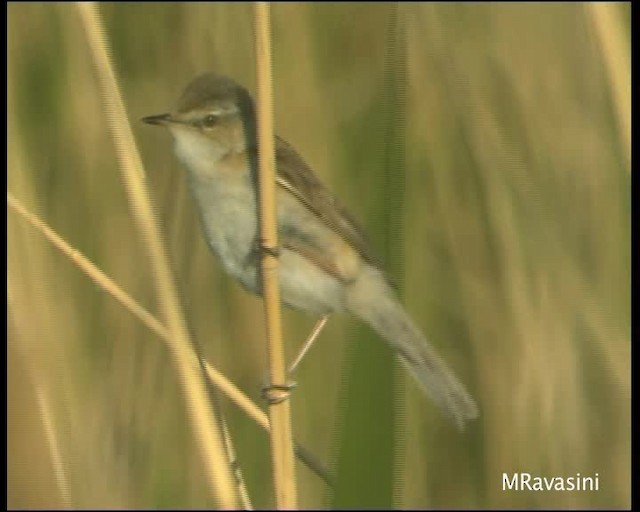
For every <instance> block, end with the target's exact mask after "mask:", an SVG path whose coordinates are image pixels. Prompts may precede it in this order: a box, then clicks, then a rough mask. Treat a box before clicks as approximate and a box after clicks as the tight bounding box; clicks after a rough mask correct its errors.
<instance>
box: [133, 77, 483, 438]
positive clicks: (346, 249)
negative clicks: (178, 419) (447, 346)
mask: <svg viewBox="0 0 640 512" xmlns="http://www.w3.org/2000/svg"><path fill="white" fill-rule="evenodd" d="M143 121H144V122H146V123H149V124H154V125H161V126H166V127H167V128H169V130H170V132H171V134H172V135H173V138H174V142H175V152H176V155H177V156H178V158H179V159H180V160H181V161H182V163H183V164H184V166H185V167H186V170H187V176H188V181H189V185H190V189H191V192H192V194H193V197H194V199H195V200H196V203H197V205H198V209H199V212H200V217H201V220H202V226H203V229H204V235H205V238H206V240H207V243H208V245H209V247H210V248H211V250H212V251H213V252H214V253H215V254H216V255H217V256H218V257H219V258H220V260H221V261H222V264H223V266H224V268H225V269H226V271H227V272H228V273H229V274H231V275H232V276H234V277H235V278H236V279H238V281H240V283H242V285H244V287H245V288H247V289H248V290H249V291H251V292H253V293H257V294H260V293H261V281H260V264H259V251H258V250H257V247H258V245H257V240H258V239H259V234H258V211H257V176H256V162H257V140H256V118H255V111H254V105H253V100H252V98H251V96H250V95H249V93H248V92H247V90H246V89H244V88H243V87H242V86H240V85H239V84H237V83H236V82H235V81H234V80H232V79H231V78H228V77H226V76H223V75H220V74H217V73H207V74H204V75H201V76H199V77H197V78H196V79H195V80H193V81H192V82H191V83H190V84H189V85H188V86H187V88H186V89H185V91H184V92H183V94H182V96H181V97H180V99H179V101H178V104H177V108H176V109H175V111H174V112H172V113H170V114H161V115H155V116H150V117H145V118H144V119H143ZM275 142H276V144H275V147H276V155H275V157H276V168H277V178H276V180H277V194H276V200H277V224H278V237H279V244H280V248H279V265H278V278H279V285H280V293H281V298H282V301H283V302H284V303H285V304H286V305H287V306H290V307H292V308H295V309H299V310H302V311H306V312H308V313H312V314H315V315H326V314H329V313H332V312H342V311H348V312H350V313H352V314H353V315H355V316H356V317H358V318H360V319H361V320H363V321H364V322H366V323H367V324H369V325H370V326H371V327H372V328H373V329H374V330H375V331H376V332H377V333H378V334H379V335H380V336H382V337H383V338H384V339H385V340H386V341H387V343H388V344H389V346H390V347H391V348H392V349H393V351H394V352H395V353H396V354H397V355H398V356H399V357H400V359H401V360H402V362H403V363H404V364H405V365H406V367H407V368H408V369H409V371H410V372H411V374H412V375H413V376H414V377H415V378H416V379H417V381H418V383H419V385H420V387H421V388H422V389H423V390H424V391H425V392H426V393H427V394H428V395H429V396H430V397H431V398H432V399H433V400H434V401H435V403H436V404H437V405H438V406H440V408H441V409H442V410H443V411H444V412H445V413H446V414H447V415H448V416H449V417H450V418H451V420H453V422H454V423H455V424H456V425H457V426H458V428H460V429H462V428H463V427H464V425H465V422H466V421H468V420H471V419H473V418H475V417H476V416H477V415H478V410H477V406H476V404H475V402H474V400H473V398H471V396H470V395H469V393H468V392H467V391H466V389H465V387H464V386H463V385H462V384H461V383H460V381H459V380H458V379H457V378H456V377H455V376H454V375H453V373H452V372H451V371H450V370H449V368H447V366H446V364H445V363H444V362H443V360H442V359H441V358H440V357H439V356H438V355H437V354H436V352H435V350H434V349H433V347H432V346H431V345H429V344H428V343H427V341H426V339H425V338H424V336H423V335H422V333H421V332H420V330H419V329H418V328H417V327H416V326H415V325H414V323H413V322H412V321H411V319H410V318H409V316H408V315H407V313H406V312H405V310H404V308H403V306H402V305H401V304H400V302H399V301H398V299H397V297H396V294H395V292H394V290H393V287H392V286H391V285H390V284H389V280H388V278H387V277H386V275H385V273H384V270H383V269H382V266H381V264H380V261H379V260H378V259H377V258H376V256H375V255H374V254H373V251H372V250H371V247H370V245H369V243H368V242H367V239H366V237H365V235H364V234H363V231H362V230H361V228H360V227H359V226H358V224H357V223H356V222H355V220H354V219H353V218H352V217H351V215H349V213H348V212H347V211H346V209H345V208H344V207H343V206H342V205H341V204H340V202H339V201H338V200H337V199H336V198H335V197H334V196H333V195H332V194H331V193H330V192H329V191H328V190H327V188H326V187H325V186H324V185H323V184H322V183H321V182H320V180H319V179H318V178H317V177H316V176H315V174H314V173H313V172H312V171H311V169H310V168H309V166H308V165H307V164H306V163H305V162H304V160H303V159H302V158H301V157H300V155H298V153H297V152H296V151H295V150H294V149H293V148H292V147H291V146H290V145H289V144H287V143H286V142H285V141H284V140H282V139H281V138H279V137H277V138H276V141H275Z"/></svg>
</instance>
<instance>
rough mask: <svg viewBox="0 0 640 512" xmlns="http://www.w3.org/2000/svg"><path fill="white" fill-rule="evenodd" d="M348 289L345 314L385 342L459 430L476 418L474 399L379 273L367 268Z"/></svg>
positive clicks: (476, 411)
mask: <svg viewBox="0 0 640 512" xmlns="http://www.w3.org/2000/svg"><path fill="white" fill-rule="evenodd" d="M349 288H350V290H349V291H348V292H347V308H348V309H349V311H351V312H352V313H353V314H354V315H356V316H357V317H359V318H361V319H362V320H364V321H365V322H366V323H368V324H369V325H370V326H371V327H372V328H373V329H374V330H375V331H376V332H377V333H378V334H379V335H380V336H382V337H383V338H384V339H385V340H386V341H387V342H388V343H389V345H390V346H391V347H392V348H393V349H394V351H395V352H396V353H397V354H398V355H399V356H400V359H401V360H402V362H403V363H404V364H405V366H406V367H407V368H408V369H409V371H410V373H411V374H412V375H413V376H414V377H415V379H416V380H417V381H418V383H419V384H420V387H421V388H422V390H423V391H424V392H425V393H426V394H427V395H428V396H430V397H431V399H432V400H433V401H434V402H435V403H436V404H437V405H438V406H439V407H440V408H441V409H442V410H443V412H444V413H445V414H446V415H447V416H448V417H449V418H450V419H451V420H452V421H453V422H454V423H455V424H456V426H457V427H458V428H459V429H460V430H463V429H464V426H465V423H466V422H467V421H469V420H472V419H474V418H476V417H477V416H478V407H477V405H476V403H475V401H474V399H473V398H472V397H471V395H470V394H469V393H468V391H467V390H466V389H465V387H464V385H463V384H462V383H461V382H460V381H459V380H458V379H457V378H456V376H455V375H454V374H453V372H452V371H451V370H450V369H449V368H448V367H447V365H446V363H445V362H444V361H443V360H442V359H441V358H440V356H439V355H438V354H436V352H435V350H434V348H433V347H432V346H431V345H430V344H429V343H428V342H427V340H426V339H425V338H424V336H423V335H422V333H421V332H420V330H419V329H418V328H417V327H416V326H415V325H414V324H413V322H412V321H411V319H410V318H409V316H408V315H407V313H406V312H405V310H404V308H403V307H402V305H401V304H400V303H399V302H398V301H397V299H396V298H395V294H394V293H393V291H392V290H391V288H390V287H389V286H388V285H387V284H386V282H385V280H384V278H383V277H382V274H381V273H380V272H379V271H377V270H375V269H373V268H372V267H369V268H367V269H366V270H365V271H364V272H363V274H362V275H361V276H360V277H359V278H358V280H357V281H356V282H355V283H353V284H352V285H350V287H349Z"/></svg>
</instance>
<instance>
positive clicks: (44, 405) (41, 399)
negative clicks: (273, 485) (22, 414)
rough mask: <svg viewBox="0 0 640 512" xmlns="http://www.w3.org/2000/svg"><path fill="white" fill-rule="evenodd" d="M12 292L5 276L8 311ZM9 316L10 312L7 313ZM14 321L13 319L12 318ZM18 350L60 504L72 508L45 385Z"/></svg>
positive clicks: (11, 301)
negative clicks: (41, 430)
mask: <svg viewBox="0 0 640 512" xmlns="http://www.w3.org/2000/svg"><path fill="white" fill-rule="evenodd" d="M12 297H13V293H12V287H11V285H10V279H9V278H7V306H8V310H9V311H10V310H11V309H12V308H11V306H12V303H13V300H12ZM9 316H11V314H10V313H9ZM14 322H15V319H14ZM18 351H19V353H20V354H21V355H22V357H23V358H24V360H25V365H26V366H27V368H29V372H28V373H29V374H30V376H31V380H32V382H33V387H34V390H35V395H36V401H37V404H38V412H39V417H40V419H41V420H42V428H43V431H44V436H45V440H46V443H47V447H48V448H49V456H50V458H51V466H52V467H53V474H54V479H55V482H56V487H57V489H58V494H59V497H60V500H61V501H62V506H63V507H64V508H67V509H71V508H72V504H73V501H72V499H71V490H70V489H71V487H70V485H69V478H68V477H67V468H66V464H65V460H64V457H63V456H62V449H61V446H60V441H59V436H58V431H57V428H56V421H55V418H54V415H53V411H52V410H51V406H50V401H49V398H48V396H47V392H46V391H45V388H46V386H45V385H44V384H43V383H42V382H41V380H40V375H41V374H42V373H41V372H38V371H36V370H35V368H34V361H33V359H32V358H31V357H28V356H27V355H26V354H25V350H24V347H22V346H20V344H18Z"/></svg>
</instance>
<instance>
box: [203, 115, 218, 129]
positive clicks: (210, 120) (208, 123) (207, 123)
mask: <svg viewBox="0 0 640 512" xmlns="http://www.w3.org/2000/svg"><path fill="white" fill-rule="evenodd" d="M217 122H218V116H216V115H214V114H209V115H208V116H206V117H205V118H204V119H203V120H202V126H204V127H205V128H211V127H212V126H215V125H216V123H217Z"/></svg>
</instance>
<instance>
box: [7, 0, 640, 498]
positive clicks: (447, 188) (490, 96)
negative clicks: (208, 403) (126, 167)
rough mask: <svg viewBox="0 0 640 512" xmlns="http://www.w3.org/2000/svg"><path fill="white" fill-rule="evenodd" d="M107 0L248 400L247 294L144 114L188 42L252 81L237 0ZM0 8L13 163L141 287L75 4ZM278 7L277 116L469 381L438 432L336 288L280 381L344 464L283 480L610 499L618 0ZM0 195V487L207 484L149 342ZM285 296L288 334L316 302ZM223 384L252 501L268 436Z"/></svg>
mask: <svg viewBox="0 0 640 512" xmlns="http://www.w3.org/2000/svg"><path fill="white" fill-rule="evenodd" d="M100 9H101V12H102V13H103V15H104V23H105V26H106V29H107V34H108V36H109V38H110V40H111V44H112V47H113V60H114V63H115V65H116V68H117V72H118V78H119V82H120V86H121V88H122V91H123V94H124V97H125V101H126V104H127V108H128V112H129V116H130V120H131V123H132V125H133V130H134V133H135V136H136V138H137V141H138V143H139V147H140V151H141V153H142V156H143V160H144V162H145V165H146V169H147V173H148V182H149V187H150V190H151V193H152V195H153V197H154V199H155V203H156V210H157V214H158V215H159V217H160V219H161V223H162V226H163V228H164V230H165V234H166V241H167V243H168V245H169V250H170V254H171V256H172V258H173V262H174V268H175V273H176V276H177V278H178V280H179V283H180V287H181V290H182V294H183V299H184V302H185V304H186V311H187V314H188V321H189V323H190V325H191V327H192V329H193V332H194V333H195V334H196V337H197V338H198V340H199V341H200V343H201V344H203V345H204V347H205V352H206V354H207V357H208V359H209V360H210V361H211V362H213V363H214V364H215V365H216V366H217V367H218V368H219V369H221V370H222V371H223V372H224V373H225V374H226V375H227V376H228V377H229V378H230V379H231V380H232V381H234V382H235V383H236V384H238V386H239V387H240V388H241V389H243V390H245V392H247V394H249V396H251V397H252V398H253V399H254V400H256V401H260V398H259V389H260V387H261V386H262V385H263V384H264V383H265V382H266V375H267V374H266V370H265V364H266V357H265V350H266V349H265V345H264V324H263V318H262V314H263V312H262V305H261V302H260V300H259V299H258V298H255V297H253V296H250V295H248V294H247V293H246V292H245V291H244V290H243V289H241V288H240V287H239V285H237V284H236V283H235V282H233V281H232V280H231V279H230V278H229V277H228V276H226V275H225V274H224V272H223V271H222V268H221V266H220V265H219V264H218V262H217V261H215V259H214V258H213V257H212V256H211V255H210V253H209V251H208V249H207V247H206V245H205V243H204V241H203V239H202V237H201V234H200V228H199V225H198V218H197V215H196V212H195V209H194V207H193V205H192V204H191V202H190V198H189V196H188V194H187V189H186V186H185V182H184V179H183V176H182V169H181V168H180V165H179V164H178V163H177V161H176V159H175V158H174V156H173V153H172V151H171V147H170V139H169V135H168V134H166V133H162V132H160V131H159V130H156V129H153V128H150V127H148V126H146V125H143V124H142V123H141V122H140V121H139V119H140V118H141V117H143V116H145V115H150V114H157V113H162V112H165V111H167V110H169V109H170V108H171V107H172V105H173V102H174V101H175V100H176V99H177V97H178V95H179V93H180V92H181V90H182V88H183V87H184V86H185V85H186V84H187V83H188V82H189V81H190V80H191V79H192V78H193V77H194V76H196V75H197V74H199V73H201V72H203V71H205V70H211V69H213V70H217V71H220V72H223V73H225V74H228V75H231V76H233V77H234V78H236V79H237V80H238V81H239V82H241V83H243V84H244V85H246V86H247V87H248V88H249V89H250V90H251V91H253V90H254V84H255V80H254V60H253V59H254V55H253V36H252V19H253V18H252V11H251V9H252V5H251V4H248V3H246V4H244V3H239V4H235V3H233V4H231V3H229V4H227V3H198V4H195V3H193V4H190V3H185V4H182V3H158V4H153V3H109V4H101V6H100ZM603 13H604V14H603ZM7 14H8V18H7V19H8V22H7V24H8V82H7V85H8V99H7V105H8V169H7V187H8V190H9V192H10V193H12V194H13V195H14V196H15V197H17V198H18V199H19V200H21V201H22V202H23V203H24V204H25V205H26V206H27V207H28V208H29V209H30V210H32V211H34V212H35V213H37V214H38V215H40V216H41V217H42V218H43V219H44V220H45V221H46V222H47V223H49V225H50V226H52V227H53V228H54V229H55V230H56V231H57V232H58V233H59V234H60V235H61V236H63V237H64V238H65V239H66V240H67V241H68V242H69V243H71V244H72V245H73V246H74V247H76V248H77V249H78V250H79V251H81V252H82V253H83V254H85V255H86V256H88V257H89V258H90V259H91V260H92V261H93V262H94V263H95V264H96V265H98V266H99V267H100V268H101V269H102V270H103V271H104V272H105V273H107V274H108V275H109V276H111V277H112V278H114V279H115V280H116V281H117V282H118V283H119V284H120V285H121V286H122V287H123V288H124V289H125V290H127V291H128V292H129V293H130V294H131V295H133V296H134V297H135V298H136V299H138V300H139V301H140V302H141V303H142V304H143V305H145V306H146V307H148V308H149V309H151V310H152V311H154V312H155V311H156V310H157V307H156V302H155V297H154V292H153V286H152V276H151V275H150V269H149V266H148V264H147V263H146V262H145V260H144V258H143V254H144V251H142V250H141V247H142V245H141V241H140V240H139V234H138V232H137V231H136V229H135V227H134V223H133V221H132V218H131V215H130V212H129V208H128V204H127V200H126V196H125V193H124V190H123V187H122V184H121V182H120V174H119V172H118V170H117V162H116V157H115V153H114V148H113V144H112V140H111V138H110V136H109V133H108V130H107V126H106V124H105V118H104V115H103V112H102V105H101V101H100V94H99V91H98V87H97V82H96V76H95V72H94V68H93V64H92V61H91V57H90V54H89V51H88V49H87V43H86V38H85V34H84V32H83V30H82V27H81V24H80V19H79V16H78V13H77V10H76V7H75V6H74V5H73V4H68V3H65V4H55V3H51V4H50V3H47V4H39V3H24V4H22V3H11V4H9V5H8V12H7ZM609 15H611V16H609ZM603 20H604V21H605V29H606V30H603V29H602V25H599V24H600V22H602V21H603ZM272 22H273V45H274V48H273V52H274V60H275V63H274V66H275V69H274V74H275V84H274V87H275V111H276V128H277V131H278V133H279V134H280V135H281V136H283V137H284V138H285V139H287V140H289V141H290V142H291V143H292V144H293V145H294V146H295V147H296V148H297V149H298V150H299V151H300V152H301V154H302V155H303V156H304V157H305V159H306V160H307V162H308V163H309V164H310V165H311V166H312V167H313V168H314V169H315V171H316V172H317V174H318V175H319V176H320V177H321V178H322V179H323V180H324V181H325V183H327V184H328V186H329V188H331V189H332V190H333V191H334V192H335V193H336V195H337V196H338V197H340V198H342V199H343V202H345V203H346V204H347V205H348V206H349V207H350V209H351V210H352V212H353V213H354V215H355V216H356V217H357V218H359V219H360V220H361V221H362V223H363V224H364V225H365V227H366V229H367V231H368V233H369V234H370V237H371V239H372V242H373V245H374V246H375V247H376V248H377V249H378V251H379V253H380V254H381V255H382V256H383V257H384V258H385V260H386V261H387V263H388V268H389V270H390V273H391V276H392V278H393V279H394V280H395V281H396V282H397V283H398V288H399V293H400V294H401V297H402V300H403V302H404V303H405V305H406V307H407V309H408V311H409V312H410V314H411V315H412V316H413V318H414V319H415V320H416V322H417V324H418V325H419V326H420V327H421V328H422V329H423V330H424V331H425V333H427V335H428V336H429V338H430V339H431V340H432V342H433V343H434V344H435V345H436V346H437V347H438V349H439V351H440V352H441V353H442V355H443V357H444V358H445V359H446V360H447V361H448V362H449V363H450V365H451V366H452V367H453V368H454V369H455V371H456V373H457V374H458V375H459V376H460V378H461V379H462V381H463V382H465V383H466V384H467V385H468V387H469V389H470V390H471V391H472V393H473V395H474V396H475V397H476V399H477V400H478V403H479V406H480V411H481V416H480V418H479V419H478V421H477V422H475V423H473V424H471V425H470V427H469V428H468V429H467V430H466V432H464V433H462V434H461V433H459V432H457V431H456V430H455V429H454V428H453V427H452V426H451V425H449V424H448V423H447V422H446V420H444V418H443V417H442V416H441V415H440V413H439V412H438V411H437V410H436V409H435V408H434V407H433V406H432V404H431V403H430V402H428V401H426V400H425V399H424V398H423V397H422V396H421V395H420V392H419V391H418V389H417V388H416V386H415V385H414V383H413V382H412V381H411V380H410V379H409V378H407V377H406V376H405V375H404V374H403V372H402V370H401V367H400V366H399V365H397V364H396V363H395V362H394V361H393V359H392V358H391V357H390V354H389V352H388V350H387V348H386V346H385V345H384V344H383V343H382V342H381V340H379V339H378V338H377V337H376V336H375V335H374V334H373V333H372V332H371V331H369V330H368V329H367V328H366V327H364V326H361V325H360V324H358V323H357V322H356V321H355V320H353V319H350V318H338V317H336V318H333V319H332V320H331V321H330V322H329V325H328V327H327V329H326V330H325V332H324V333H323V334H322V336H321V339H320V342H319V344H318V345H317V346H316V347H314V348H313V349H312V351H311V353H310V355H309V356H308V358H307V359H306V360H305V361H304V362H303V364H302V367H301V369H300V370H299V372H298V374H297V375H296V376H295V379H296V380H297V382H298V384H299V386H298V388H297V389H296V390H295V392H294V396H293V402H292V408H293V421H294V432H295V435H296V437H297V439H298V440H299V441H301V442H302V443H303V444H304V445H305V446H306V447H307V448H309V449H310V450H311V451H313V452H314V453H315V454H316V455H317V456H318V457H319V458H320V459H321V460H323V461H325V463H327V464H330V465H331V466H332V468H333V470H334V471H335V472H336V475H337V484H336V488H335V490H334V492H330V491H329V490H328V489H327V487H326V486H325V485H324V484H323V483H322V482H321V481H320V480H319V479H318V478H317V477H316V476H315V475H314V474H312V473H311V472H310V471H309V470H308V469H307V468H305V467H304V466H302V465H300V464H298V466H297V467H298V477H299V482H298V488H299V495H300V500H299V504H300V506H301V507H306V508H308V507H358V508H364V507H378V508H381V507H392V506H393V507H398V508H404V507H416V508H425V507H432V508H465V507H473V508H475V507H479V508H503V507H509V508H521V507H526V508H540V507H544V508H548V507H552V508H565V507H570V508H583V507H585V508H604V507H616V508H618V507H620V508H626V507H629V506H630V485H631V483H630V447H631V444H630V387H631V386H630V288H629V285H630V237H629V234H630V160H629V154H630V152H629V139H628V133H625V128H624V127H625V126H626V124H625V123H626V122H627V116H630V111H628V110H626V109H627V108H628V107H627V106H628V105H629V99H628V98H627V97H626V96H625V94H627V93H628V91H629V89H626V90H625V85H626V86H629V87H630V78H629V77H630V75H629V73H630V72H629V68H630V58H629V55H630V54H629V41H630V5H629V4H609V5H605V7H603V8H602V12H601V10H599V9H598V8H596V7H594V6H593V5H589V4H578V3H575V4H549V5H546V4H545V5H543V4H422V3H411V4H390V3H375V4H365V3H351V4H350V3H341V4H337V3H336V4H333V3H318V4H316V3H304V4H300V3H282V4H273V5H272ZM616 42H618V43H617V44H616ZM620 43H621V44H620ZM620 77H621V78H620ZM620 84H622V87H620ZM7 216H8V220H7V244H8V250H7V259H8V261H7V276H8V283H7V297H8V306H7V311H8V348H7V356H8V362H7V369H8V379H7V384H8V392H7V398H8V440H7V443H8V464H7V466H8V467H7V469H8V506H9V507H11V508H34V507H62V506H73V507H84V508H93V507H144V508H155V507H159V508H168V507H181V508H189V507H207V506H211V505H212V502H211V499H210V497H209V493H208V491H207V489H206V480H205V478H204V477H203V468H202V464H201V460H200V458H199V456H198V454H197V453H196V449H197V447H196V445H195V444H194V442H193V436H192V433H191V428H190V425H189V423H188V421H187V419H186V414H185V404H184V397H183V396H182V395H181V393H180V390H179V387H178V386H177V382H176V378H175V371H174V368H173V365H172V364H171V361H170V358H169V356H168V354H167V351H166V349H165V346H164V345H163V344H162V343H160V342H159V340H158V339H157V337H156V336H155V335H153V334H151V333H150V332H149V331H148V330H147V329H146V328H145V327H144V326H142V325H141V324H140V323H139V322H138V321H136V320H135V319H134V318H133V317H132V315H131V314H130V313H128V312H127V311H125V310H124V309H123V308H122V307H121V306H120V305H118V304H116V303H115V301H114V300H113V298H112V297H111V296H109V295H108V294H106V293H104V292H103V291H101V290H100V289H99V288H98V287H96V286H95V285H94V284H93V283H92V282H91V281H89V279H87V277H86V276H85V275H83V274H81V273H80V272H79V271H78V269H77V268H76V267H75V266H74V265H73V264H72V263H71V262H70V261H69V259H68V258H67V257H65V256H63V255H62V254H60V253H59V252H58V251H57V250H56V249H54V248H52V247H51V246H50V244H49V243H48V242H46V241H45V240H44V239H43V237H42V236H41V235H40V234H39V233H37V232H35V231H34V230H33V229H32V228H31V227H30V226H29V225H28V224H27V223H25V222H24V220H23V219H21V218H20V217H19V216H18V215H17V214H16V213H15V212H14V211H13V210H10V209H8V210H7ZM283 314H284V325H285V334H286V338H287V340H286V341H287V347H288V353H289V355H290V356H292V355H293V353H294V352H295V348H296V347H297V346H298V345H299V344H300V343H301V342H302V340H303V339H304V338H305V336H306V334H307V332H308V331H309V329H310V328H311V326H312V325H313V322H314V320H315V319H313V318H308V317H306V316H305V315H303V314H301V313H297V312H291V311H285V312H284V313H283ZM224 405H225V407H224V409H225V412H226V414H227V416H228V419H229V423H230V429H231V434H232V436H233V439H234V442H235V445H236V450H237V452H238V457H239V463H240V466H241V468H242V471H243V473H244V477H245V479H246V482H247V487H248V490H249V493H250V494H251V496H252V498H253V502H254V505H255V506H256V507H269V506H272V505H273V497H272V489H271V474H270V469H271V468H270V458H269V445H268V437H267V435H266V433H264V431H262V430H261V429H260V428H259V427H258V426H256V425H255V424H254V423H253V422H252V421H251V420H249V419H247V418H246V417H245V416H244V414H243V413H241V412H239V411H238V410H237V409H235V407H233V406H232V405H230V404H228V403H227V402H226V401H225V403H224ZM503 472H507V473H513V472H530V473H532V474H538V475H544V476H575V475H576V473H581V474H582V475H585V476H592V475H593V474H595V473H598V474H599V479H600V490H599V491H597V492H588V491H587V492H573V493H570V492H565V493H560V492H535V493H534V492H520V493H518V492H514V491H509V492H503V491H502V473H503Z"/></svg>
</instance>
